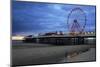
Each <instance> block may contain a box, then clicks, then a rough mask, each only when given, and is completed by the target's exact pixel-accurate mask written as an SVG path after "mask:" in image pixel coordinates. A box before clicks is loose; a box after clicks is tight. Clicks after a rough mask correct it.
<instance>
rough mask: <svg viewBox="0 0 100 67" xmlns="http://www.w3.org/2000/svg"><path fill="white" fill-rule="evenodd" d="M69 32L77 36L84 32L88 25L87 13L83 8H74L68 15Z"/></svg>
mask: <svg viewBox="0 0 100 67" xmlns="http://www.w3.org/2000/svg"><path fill="white" fill-rule="evenodd" d="M67 24H68V29H69V32H70V33H69V34H70V35H73V36H77V35H79V34H82V33H83V32H84V29H85V26H86V14H85V12H84V11H83V10H82V9H81V8H74V9H72V10H71V12H70V13H69V15H68V20H67Z"/></svg>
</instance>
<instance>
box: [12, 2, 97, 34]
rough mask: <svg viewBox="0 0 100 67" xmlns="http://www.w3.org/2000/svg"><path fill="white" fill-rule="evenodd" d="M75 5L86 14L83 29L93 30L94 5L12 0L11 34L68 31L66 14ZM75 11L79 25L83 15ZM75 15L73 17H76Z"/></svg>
mask: <svg viewBox="0 0 100 67" xmlns="http://www.w3.org/2000/svg"><path fill="white" fill-rule="evenodd" d="M77 7H78V8H81V9H82V10H83V11H84V12H85V14H86V18H87V21H86V26H85V29H84V30H85V31H95V6H82V5H70V4H48V3H37V2H20V1H13V3H12V34H13V35H27V34H38V33H44V32H53V31H63V32H69V30H68V27H67V26H68V25H67V20H68V15H69V13H70V11H71V10H72V9H74V8H77ZM77 13H78V14H77ZM77 13H76V15H78V17H77V18H78V19H79V23H80V25H81V24H84V20H80V19H81V18H82V17H83V18H84V15H81V14H79V12H77ZM73 15H74V14H73ZM76 15H74V16H73V17H74V18H76V17H75V16H76ZM70 19H73V18H70ZM70 24H71V23H69V25H70ZM70 26H71V25H70Z"/></svg>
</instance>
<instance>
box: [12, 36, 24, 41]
mask: <svg viewBox="0 0 100 67" xmlns="http://www.w3.org/2000/svg"><path fill="white" fill-rule="evenodd" d="M23 39H24V37H23V36H12V40H23Z"/></svg>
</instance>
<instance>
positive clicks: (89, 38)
mask: <svg viewBox="0 0 100 67" xmlns="http://www.w3.org/2000/svg"><path fill="white" fill-rule="evenodd" d="M87 39H89V40H93V39H95V38H87Z"/></svg>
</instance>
